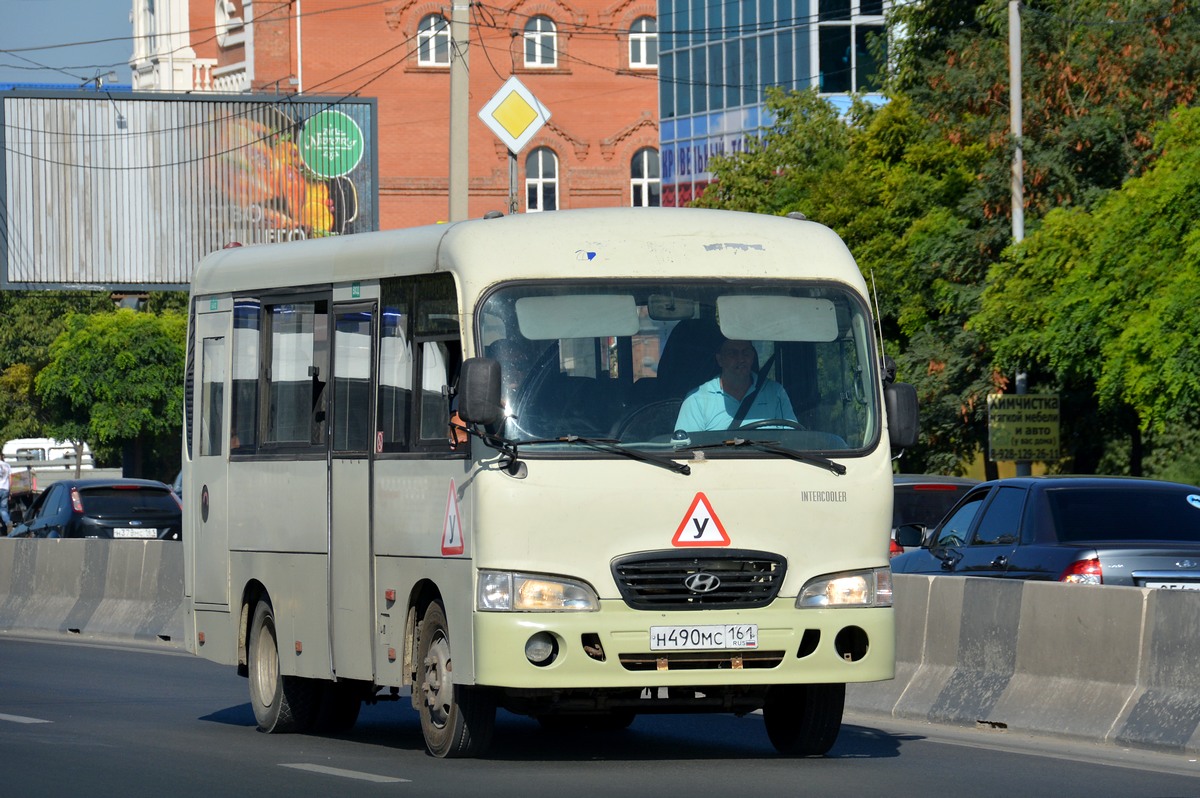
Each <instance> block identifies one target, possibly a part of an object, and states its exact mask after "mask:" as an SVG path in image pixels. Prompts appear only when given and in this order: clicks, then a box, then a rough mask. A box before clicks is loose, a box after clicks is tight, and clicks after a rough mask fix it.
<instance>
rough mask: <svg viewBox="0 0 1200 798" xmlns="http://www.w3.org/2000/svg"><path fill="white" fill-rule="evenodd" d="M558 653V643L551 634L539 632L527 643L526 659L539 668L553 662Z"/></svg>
mask: <svg viewBox="0 0 1200 798" xmlns="http://www.w3.org/2000/svg"><path fill="white" fill-rule="evenodd" d="M557 653H558V642H557V641H556V640H555V639H554V635H552V634H550V633H549V632H538V633H537V634H535V635H534V636H533V637H531V638H529V639H528V640H527V641H525V658H526V659H528V660H529V661H530V662H532V663H533V664H534V665H537V666H539V667H545V666H546V665H549V664H550V663H551V662H553V661H554V655H555V654H557Z"/></svg>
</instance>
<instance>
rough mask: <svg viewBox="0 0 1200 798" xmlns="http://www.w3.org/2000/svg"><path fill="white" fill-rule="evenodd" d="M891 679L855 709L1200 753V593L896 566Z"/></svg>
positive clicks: (858, 691)
mask: <svg viewBox="0 0 1200 798" xmlns="http://www.w3.org/2000/svg"><path fill="white" fill-rule="evenodd" d="M894 579H895V593H896V616H897V617H896V620H897V623H896V634H897V640H896V658H897V662H896V678H895V679H894V680H893V681H891V682H881V683H877V684H866V685H852V686H851V687H850V688H849V690H848V693H847V706H849V707H851V708H854V709H858V710H862V711H868V712H884V713H886V714H889V715H892V716H894V717H900V718H909V719H920V720H927V721H930V722H932V723H943V724H951V725H959V726H978V725H984V726H990V727H993V728H999V729H1012V730H1017V731H1026V732H1037V733H1047V734H1054V735H1058V736H1064V737H1070V738H1076V739H1085V740H1093V741H1103V742H1110V743H1114V744H1117V745H1123V746H1130V747H1143V748H1153V749H1158V750H1170V751H1187V752H1200V733H1198V726H1200V667H1197V665H1196V663H1197V662H1200V594H1198V593H1193V592H1190V591H1162V590H1148V589H1142V588H1128V587H1089V586H1084V585H1064V584H1059V583H1048V582H1019V581H1011V582H1010V581H1006V580H1002V579H971V578H962V577H925V576H908V575H902V574H897V575H896V576H895V577H894Z"/></svg>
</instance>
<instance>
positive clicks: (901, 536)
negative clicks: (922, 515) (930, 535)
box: [896, 524, 925, 549]
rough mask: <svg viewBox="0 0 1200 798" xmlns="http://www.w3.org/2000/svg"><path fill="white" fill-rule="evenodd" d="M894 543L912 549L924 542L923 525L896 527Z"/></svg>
mask: <svg viewBox="0 0 1200 798" xmlns="http://www.w3.org/2000/svg"><path fill="white" fill-rule="evenodd" d="M896 542H897V543H899V544H900V545H901V546H903V547H904V548H906V549H908V548H914V547H917V546H920V545H921V544H922V543H924V542H925V526H924V524H901V525H900V526H898V527H896Z"/></svg>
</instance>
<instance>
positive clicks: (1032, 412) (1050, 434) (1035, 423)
mask: <svg viewBox="0 0 1200 798" xmlns="http://www.w3.org/2000/svg"><path fill="white" fill-rule="evenodd" d="M1059 436H1060V432H1059V402H1058V395H1057V394H1011V393H994V394H989V395H988V459H990V460H992V461H993V462H998V461H1001V460H1016V461H1018V462H1029V461H1033V460H1038V461H1042V462H1046V461H1050V460H1057V459H1058V457H1059Z"/></svg>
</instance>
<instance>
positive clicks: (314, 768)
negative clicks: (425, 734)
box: [0, 716, 411, 784]
mask: <svg viewBox="0 0 1200 798" xmlns="http://www.w3.org/2000/svg"><path fill="white" fill-rule="evenodd" d="M0 717H2V716H0ZM279 767H281V768H295V769H296V770H307V771H309V772H311V773H324V774H325V775H327V776H341V777H342V778H344V779H358V780H359V781H373V782H375V783H377V784H395V783H398V782H404V783H406V784H407V783H410V781H411V780H410V779H396V778H392V777H391V776H378V775H376V774H374V773H363V772H361V771H358V770H342V769H341V768H330V767H325V766H324V765H309V764H306V763H303V762H298V763H295V764H280V765H279Z"/></svg>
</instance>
